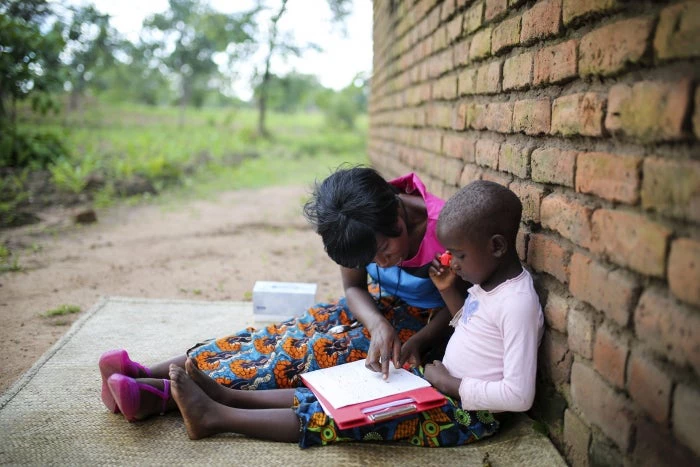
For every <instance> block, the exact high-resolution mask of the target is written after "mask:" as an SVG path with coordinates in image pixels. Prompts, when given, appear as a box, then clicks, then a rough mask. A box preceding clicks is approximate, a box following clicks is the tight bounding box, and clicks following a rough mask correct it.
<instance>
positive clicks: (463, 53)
mask: <svg viewBox="0 0 700 467" xmlns="http://www.w3.org/2000/svg"><path fill="white" fill-rule="evenodd" d="M471 45H472V42H471V40H470V39H466V40H463V41H460V42H457V43H456V44H455V45H454V47H453V49H454V53H453V61H454V65H455V66H459V65H466V64H468V63H469V48H470V47H471Z"/></svg>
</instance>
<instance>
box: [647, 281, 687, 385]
mask: <svg viewBox="0 0 700 467" xmlns="http://www.w3.org/2000/svg"><path fill="white" fill-rule="evenodd" d="M634 329H635V331H636V333H637V337H638V338H639V339H641V340H642V341H644V342H645V343H646V345H647V346H649V348H651V349H652V350H654V351H656V352H658V353H659V354H661V355H663V356H665V357H668V358H669V359H670V360H672V361H673V362H675V363H677V364H678V365H681V366H684V365H686V364H689V365H690V366H691V367H692V368H693V369H694V370H695V373H697V374H700V314H698V313H697V311H693V310H690V309H688V307H686V306H684V305H682V304H680V303H678V302H676V301H675V300H673V299H671V298H670V297H669V296H668V295H667V294H666V293H665V292H662V291H661V290H657V289H648V290H647V291H645V292H644V294H643V295H642V298H641V299H640V300H639V305H637V309H636V310H635V311H634Z"/></svg>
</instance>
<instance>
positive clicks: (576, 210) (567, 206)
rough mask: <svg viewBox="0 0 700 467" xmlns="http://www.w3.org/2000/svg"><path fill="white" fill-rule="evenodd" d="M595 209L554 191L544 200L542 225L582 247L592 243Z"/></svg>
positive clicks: (541, 215) (541, 209) (541, 210)
mask: <svg viewBox="0 0 700 467" xmlns="http://www.w3.org/2000/svg"><path fill="white" fill-rule="evenodd" d="M592 213H593V210H592V209H591V208H589V207H588V206H585V205H583V204H581V203H580V202H578V201H576V200H574V199H571V198H569V197H567V196H565V195H563V194H559V193H552V194H550V195H547V196H546V197H545V198H544V199H543V200H542V206H541V207H540V218H541V221H542V227H545V228H548V229H552V230H555V231H557V232H559V234H560V235H561V236H563V237H565V238H567V239H569V240H571V241H572V242H574V243H576V244H577V245H580V246H582V247H585V248H588V247H590V245H591V214H592Z"/></svg>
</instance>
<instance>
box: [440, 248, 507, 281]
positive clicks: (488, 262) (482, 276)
mask: <svg viewBox="0 0 700 467" xmlns="http://www.w3.org/2000/svg"><path fill="white" fill-rule="evenodd" d="M440 242H441V243H442V244H443V245H444V246H445V248H447V250H448V251H449V252H450V253H452V262H451V263H450V269H452V270H453V271H454V273H455V274H457V275H458V276H459V277H461V278H462V279H464V280H465V281H466V282H471V283H472V284H479V285H481V286H482V287H484V285H485V284H486V283H487V282H488V280H489V279H490V278H491V277H492V276H493V274H494V272H495V271H496V269H497V267H498V260H497V258H496V257H495V256H494V255H493V252H492V249H493V248H492V245H491V239H490V238H478V237H476V238H465V237H462V236H455V235H445V238H444V239H442V238H441V239H440Z"/></svg>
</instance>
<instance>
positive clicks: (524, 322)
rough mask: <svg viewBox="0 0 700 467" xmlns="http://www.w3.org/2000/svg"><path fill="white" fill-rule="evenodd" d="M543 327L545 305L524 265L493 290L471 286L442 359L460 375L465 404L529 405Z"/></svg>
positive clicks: (466, 406) (476, 406)
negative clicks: (543, 305)
mask: <svg viewBox="0 0 700 467" xmlns="http://www.w3.org/2000/svg"><path fill="white" fill-rule="evenodd" d="M543 329H544V317H543V314H542V308H541V307H540V302H539V298H538V297H537V293H536V292H535V288H534V286H533V283H532V277H531V276H530V274H529V273H528V272H527V271H526V270H525V269H523V272H522V273H521V274H520V275H518V276H517V277H515V278H513V279H509V280H507V281H506V282H504V283H502V284H500V285H499V286H498V287H496V288H495V289H493V290H491V291H489V292H486V291H485V290H484V289H482V288H481V287H480V286H478V285H475V286H473V287H471V288H470V289H469V295H468V297H467V300H466V301H465V303H464V307H463V308H462V315H461V317H459V318H458V321H457V323H456V325H455V332H454V334H453V335H452V337H451V338H450V341H449V342H448V344H447V349H446V351H445V357H444V359H443V364H444V365H445V367H446V368H447V370H448V371H449V372H450V374H451V375H452V376H454V377H456V378H460V379H461V380H462V382H461V383H460V386H459V396H460V398H461V400H462V407H463V408H464V409H467V410H491V411H493V412H505V411H508V412H523V411H526V410H528V409H529V408H530V407H531V406H532V402H533V400H534V397H535V374H536V372H537V347H538V346H539V343H540V340H541V339H542V332H543Z"/></svg>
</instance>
